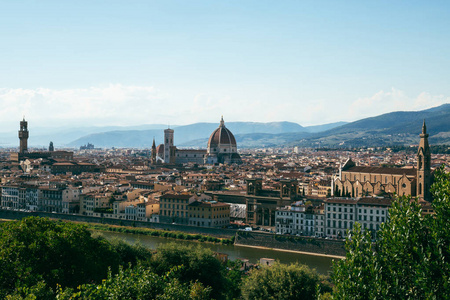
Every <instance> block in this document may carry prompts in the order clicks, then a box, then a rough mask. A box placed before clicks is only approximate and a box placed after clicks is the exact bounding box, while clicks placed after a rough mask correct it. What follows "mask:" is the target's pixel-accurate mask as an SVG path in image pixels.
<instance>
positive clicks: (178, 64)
mask: <svg viewBox="0 0 450 300" xmlns="http://www.w3.org/2000/svg"><path fill="white" fill-rule="evenodd" d="M448 12H449V5H448V4H447V3H445V2H433V3H420V2H414V3H391V2H376V3H359V2H356V1H355V2H353V1H349V2H345V3H344V4H342V3H333V2H331V1H321V2H320V3H306V2H296V1H295V2H294V1H288V2H283V3H275V4H274V3H270V2H261V1H258V2H253V1H249V2H245V3H237V2H227V3H217V2H215V3H211V2H207V1H189V2H183V1H173V2H162V1H151V2H147V1H145V2H144V1H135V2H132V3H131V4H130V3H122V2H120V1H117V2H108V3H106V2H95V3H92V2H87V1H86V2H77V3H76V4H73V3H59V2H56V1H40V2H39V3H37V2H33V1H25V2H20V3H15V2H6V3H1V4H0V38H1V39H2V40H3V41H5V44H4V46H3V47H2V48H1V49H0V65H2V69H3V70H4V72H2V73H1V74H0V82H1V84H0V103H1V105H2V108H3V109H2V112H1V113H0V117H1V120H2V122H1V124H2V125H3V126H4V127H11V128H16V126H17V125H16V124H17V120H18V119H21V118H22V116H23V115H25V116H26V118H27V120H29V121H30V122H32V123H33V126H36V127H46V126H55V125H58V126H71V125H76V126H107V125H122V126H127V125H140V124H173V125H185V124H192V123H195V122H217V120H218V119H219V118H220V116H221V115H224V118H225V119H226V121H227V122H233V121H254V122H270V121H291V122H296V123H298V124H300V125H302V126H309V125H319V124H325V123H332V122H337V121H347V122H351V121H355V120H358V119H362V118H365V117H371V116H376V115H379V114H382V113H387V112H391V111H398V110H407V111H411V110H422V109H426V108H430V107H434V106H438V105H441V104H444V103H450V88H449V87H448V85H447V84H446V81H447V79H448V78H449V75H450V74H449V72H450V68H449V67H450V59H449V54H448V53H447V52H446V51H445V50H446V49H448V48H449V44H450V38H449V36H448V34H447V32H446V29H447V28H449V25H450V24H449V23H450V21H449V20H448V18H446V16H447V15H448Z"/></svg>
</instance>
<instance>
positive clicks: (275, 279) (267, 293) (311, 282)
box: [242, 263, 330, 300]
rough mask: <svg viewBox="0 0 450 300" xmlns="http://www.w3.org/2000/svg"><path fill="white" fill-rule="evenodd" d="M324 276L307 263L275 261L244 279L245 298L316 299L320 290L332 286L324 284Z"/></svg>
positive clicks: (325, 289)
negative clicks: (286, 263) (288, 263)
mask: <svg viewBox="0 0 450 300" xmlns="http://www.w3.org/2000/svg"><path fill="white" fill-rule="evenodd" d="M323 280H324V278H323V277H321V276H319V275H318V274H317V273H316V272H315V271H313V270H311V269H309V268H308V267H307V266H305V265H299V264H291V265H284V264H280V263H275V264H274V265H272V266H263V267H261V268H260V269H255V270H252V271H251V272H250V275H249V276H248V277H247V278H245V279H244V282H243V287H242V296H243V297H244V299H249V300H250V299H283V300H289V299H315V297H316V294H318V292H319V290H322V291H327V290H329V289H330V288H329V287H328V286H327V285H324V284H323V283H322V281H323Z"/></svg>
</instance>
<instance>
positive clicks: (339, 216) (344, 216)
mask: <svg viewBox="0 0 450 300" xmlns="http://www.w3.org/2000/svg"><path fill="white" fill-rule="evenodd" d="M331 216H333V219H336V216H337V218H338V219H344V220H347V219H349V220H353V215H350V214H349V215H347V214H337V215H336V214H330V213H329V214H328V215H327V217H328V219H331Z"/></svg>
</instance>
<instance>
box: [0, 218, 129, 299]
mask: <svg viewBox="0 0 450 300" xmlns="http://www.w3.org/2000/svg"><path fill="white" fill-rule="evenodd" d="M119 263H120V260H119V256H118V255H117V253H116V252H115V251H114V249H113V248H112V247H111V245H110V244H109V243H108V242H106V241H105V240H101V239H95V238H92V237H91V232H90V231H89V230H87V229H86V228H85V227H83V226H81V225H75V224H72V223H65V222H62V221H59V222H55V221H50V220H49V219H44V218H36V217H30V218H25V219H22V220H21V221H14V222H6V223H3V224H1V227H0V266H2V267H1V268H0V293H1V292H3V293H4V292H8V291H11V290H13V289H14V288H15V287H16V286H21V285H24V286H33V285H35V284H37V283H38V282H40V281H45V283H46V284H47V285H48V286H49V287H53V288H54V287H56V284H60V285H62V286H77V285H79V284H82V283H84V282H89V281H94V282H97V281H100V280H101V279H102V278H105V277H106V275H107V270H108V267H109V266H110V267H112V269H113V270H117V268H118V265H119ZM0 298H1V297H0Z"/></svg>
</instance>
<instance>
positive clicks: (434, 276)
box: [332, 167, 450, 299]
mask: <svg viewBox="0 0 450 300" xmlns="http://www.w3.org/2000/svg"><path fill="white" fill-rule="evenodd" d="M449 177H450V176H449V174H446V173H445V172H444V170H443V167H441V168H440V169H438V170H437V171H436V172H435V183H434V185H433V187H432V190H431V191H432V194H433V202H432V206H433V208H434V210H435V214H434V215H424V214H423V212H422V207H421V205H420V204H419V203H418V202H417V201H416V200H414V199H413V200H412V199H411V198H410V197H400V198H398V199H396V200H395V201H394V202H393V204H392V208H391V209H390V211H389V221H388V222H386V223H384V224H383V225H382V226H381V230H380V231H379V232H378V238H379V239H378V240H377V242H375V243H374V244H372V243H371V240H370V235H369V234H367V233H362V232H361V228H360V226H359V225H356V226H355V229H354V231H353V232H352V233H351V234H350V235H349V238H348V239H347V242H346V247H347V256H346V259H345V260H341V261H339V262H337V263H336V264H335V265H334V274H333V276H332V278H333V281H334V284H335V291H334V297H335V298H336V299H448V298H449V297H450V178H449Z"/></svg>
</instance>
